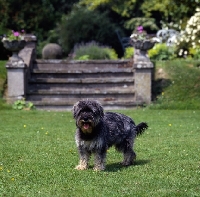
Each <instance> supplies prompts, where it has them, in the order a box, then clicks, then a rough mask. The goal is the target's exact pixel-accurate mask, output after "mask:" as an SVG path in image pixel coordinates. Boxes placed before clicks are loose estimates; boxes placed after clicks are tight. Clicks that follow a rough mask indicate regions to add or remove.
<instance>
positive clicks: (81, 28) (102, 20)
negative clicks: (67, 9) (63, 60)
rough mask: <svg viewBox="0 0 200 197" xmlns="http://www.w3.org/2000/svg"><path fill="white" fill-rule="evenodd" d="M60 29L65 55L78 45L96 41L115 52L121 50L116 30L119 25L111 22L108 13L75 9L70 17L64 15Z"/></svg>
mask: <svg viewBox="0 0 200 197" xmlns="http://www.w3.org/2000/svg"><path fill="white" fill-rule="evenodd" d="M58 29H59V37H60V42H59V44H60V45H61V46H62V48H63V50H64V51H65V53H67V54H68V53H69V52H70V51H71V50H72V49H73V47H74V46H75V45H76V44H77V43H87V42H90V41H91V40H95V41H96V42H98V43H101V44H103V45H106V46H110V47H112V48H114V49H115V50H119V49H121V45H120V42H119V40H118V37H117V34H116V32H115V30H116V29H119V27H117V25H115V24H114V23H113V22H111V21H110V19H109V18H108V16H107V14H106V13H103V14H102V13H99V12H98V11H91V10H87V9H83V8H81V9H75V10H73V11H72V12H71V13H70V14H69V15H64V16H63V18H62V20H61V23H60V24H59V25H58Z"/></svg>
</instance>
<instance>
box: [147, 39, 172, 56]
mask: <svg viewBox="0 0 200 197" xmlns="http://www.w3.org/2000/svg"><path fill="white" fill-rule="evenodd" d="M148 55H149V57H150V59H151V60H171V59H174V58H175V54H174V48H173V47H171V46H167V45H166V44H165V43H162V44H156V45H155V46H154V47H153V48H152V49H150V50H149V51H148Z"/></svg>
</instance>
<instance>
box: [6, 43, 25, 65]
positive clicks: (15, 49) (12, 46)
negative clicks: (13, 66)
mask: <svg viewBox="0 0 200 197" xmlns="http://www.w3.org/2000/svg"><path fill="white" fill-rule="evenodd" d="M25 45H26V41H25V40H12V41H9V40H4V41H3V46H4V47H5V48H6V49H7V50H9V51H11V52H12V56H11V57H10V58H9V60H10V61H11V62H18V61H23V60H22V58H20V57H19V56H18V53H19V51H20V50H22V49H23V48H24V47H25Z"/></svg>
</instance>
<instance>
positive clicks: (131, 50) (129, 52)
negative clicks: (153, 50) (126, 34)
mask: <svg viewBox="0 0 200 197" xmlns="http://www.w3.org/2000/svg"><path fill="white" fill-rule="evenodd" d="M133 54H134V48H133V47H126V49H125V53H124V57H123V58H124V59H130V58H133Z"/></svg>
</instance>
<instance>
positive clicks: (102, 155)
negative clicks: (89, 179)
mask: <svg viewBox="0 0 200 197" xmlns="http://www.w3.org/2000/svg"><path fill="white" fill-rule="evenodd" d="M105 162H106V151H105V152H104V151H103V152H96V153H95V155H94V168H93V169H94V170H95V171H99V170H105Z"/></svg>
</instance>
